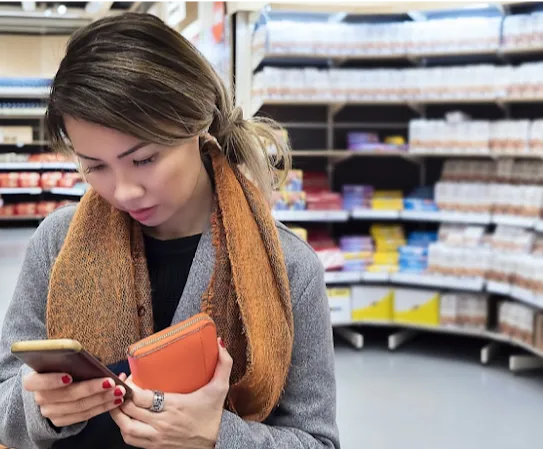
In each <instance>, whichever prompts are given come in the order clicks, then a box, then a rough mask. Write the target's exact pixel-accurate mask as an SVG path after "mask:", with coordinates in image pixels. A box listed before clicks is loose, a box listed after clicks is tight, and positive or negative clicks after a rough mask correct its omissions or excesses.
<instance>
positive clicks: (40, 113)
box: [0, 108, 46, 120]
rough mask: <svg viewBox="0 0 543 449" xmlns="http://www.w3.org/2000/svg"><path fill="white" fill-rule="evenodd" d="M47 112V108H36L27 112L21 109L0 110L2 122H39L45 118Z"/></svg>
mask: <svg viewBox="0 0 543 449" xmlns="http://www.w3.org/2000/svg"><path fill="white" fill-rule="evenodd" d="M14 111H17V112H14ZM45 111H46V109H45V108H39V109H38V108H36V109H34V110H27V111H21V110H19V109H0V120H25V119H28V120H31V119H32V120H34V119H36V120H38V119H43V118H45Z"/></svg>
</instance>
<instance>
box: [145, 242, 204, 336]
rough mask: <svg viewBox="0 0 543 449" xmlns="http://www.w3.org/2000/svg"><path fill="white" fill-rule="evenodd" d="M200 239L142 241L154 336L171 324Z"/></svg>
mask: <svg viewBox="0 0 543 449" xmlns="http://www.w3.org/2000/svg"><path fill="white" fill-rule="evenodd" d="M201 237H202V234H197V235H192V236H190V237H183V238H180V239H175V240H157V239H155V238H153V237H149V236H147V235H146V236H145V237H144V238H145V254H146V256H147V268H148V269H149V278H150V280H151V295H152V299H153V316H154V321H155V332H158V331H161V330H162V329H165V328H167V327H169V326H171V324H172V319H173V316H174V314H175V310H176V309H177V305H178V304H179V300H180V299H181V294H182V293H183V290H184V288H185V285H186V283H187V279H188V277H189V271H190V267H191V265H192V260H193V259H194V255H195V254H196V249H197V248H198V243H199V242H200V238H201Z"/></svg>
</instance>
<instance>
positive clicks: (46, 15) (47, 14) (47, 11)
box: [43, 9, 52, 17]
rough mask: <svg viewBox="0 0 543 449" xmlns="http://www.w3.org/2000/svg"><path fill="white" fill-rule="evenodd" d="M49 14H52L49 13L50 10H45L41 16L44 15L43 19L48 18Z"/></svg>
mask: <svg viewBox="0 0 543 449" xmlns="http://www.w3.org/2000/svg"><path fill="white" fill-rule="evenodd" d="M51 14H52V12H51V10H50V9H46V10H45V11H44V12H43V15H44V16H45V17H50V16H51Z"/></svg>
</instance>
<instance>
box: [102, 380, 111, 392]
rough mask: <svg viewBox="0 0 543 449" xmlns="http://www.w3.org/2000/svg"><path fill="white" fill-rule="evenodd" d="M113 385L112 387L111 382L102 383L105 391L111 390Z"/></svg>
mask: <svg viewBox="0 0 543 449" xmlns="http://www.w3.org/2000/svg"><path fill="white" fill-rule="evenodd" d="M112 386H113V385H111V382H110V381H109V380H104V382H103V383H102V388H103V389H104V390H109V389H110V388H111V387H112Z"/></svg>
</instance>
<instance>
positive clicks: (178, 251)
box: [53, 234, 202, 449]
mask: <svg viewBox="0 0 543 449" xmlns="http://www.w3.org/2000/svg"><path fill="white" fill-rule="evenodd" d="M201 236H202V235H201V234H198V235H193V236H190V237H184V238H181V239H175V240H157V239H154V238H152V237H149V236H145V237H144V238H145V253H146V255H147V267H148V269H149V277H150V280H151V289H152V290H151V294H152V299H153V314H154V319H155V331H160V330H162V329H165V328H166V327H168V326H170V325H171V323H172V319H173V316H174V314H175V310H176V309H177V305H178V304H179V300H180V299H181V294H182V293H183V290H184V288H185V284H186V283H187V279H188V276H189V270H190V267H191V265H192V260H193V259H194V255H195V254H196V249H197V247H198V243H199V242H200V238H201ZM108 368H109V369H110V370H111V371H113V372H114V373H115V374H117V375H119V374H120V373H121V372H124V373H127V374H129V373H130V367H129V365H128V362H127V361H126V360H123V361H120V362H119V363H116V364H114V365H110V366H108ZM97 447H107V449H132V446H129V445H128V444H126V443H125V442H124V441H123V438H122V436H121V432H120V431H119V428H118V427H117V425H116V424H115V423H114V422H113V420H112V419H111V417H110V415H109V413H103V414H101V415H99V416H97V417H96V418H94V419H91V420H90V421H89V423H88V424H87V427H85V429H84V430H83V431H82V432H81V433H80V434H79V435H76V436H74V437H71V438H67V439H64V440H59V441H57V442H56V443H55V444H54V445H53V448H54V449H73V448H78V449H95V448H97ZM134 449H135V448H134Z"/></svg>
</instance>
